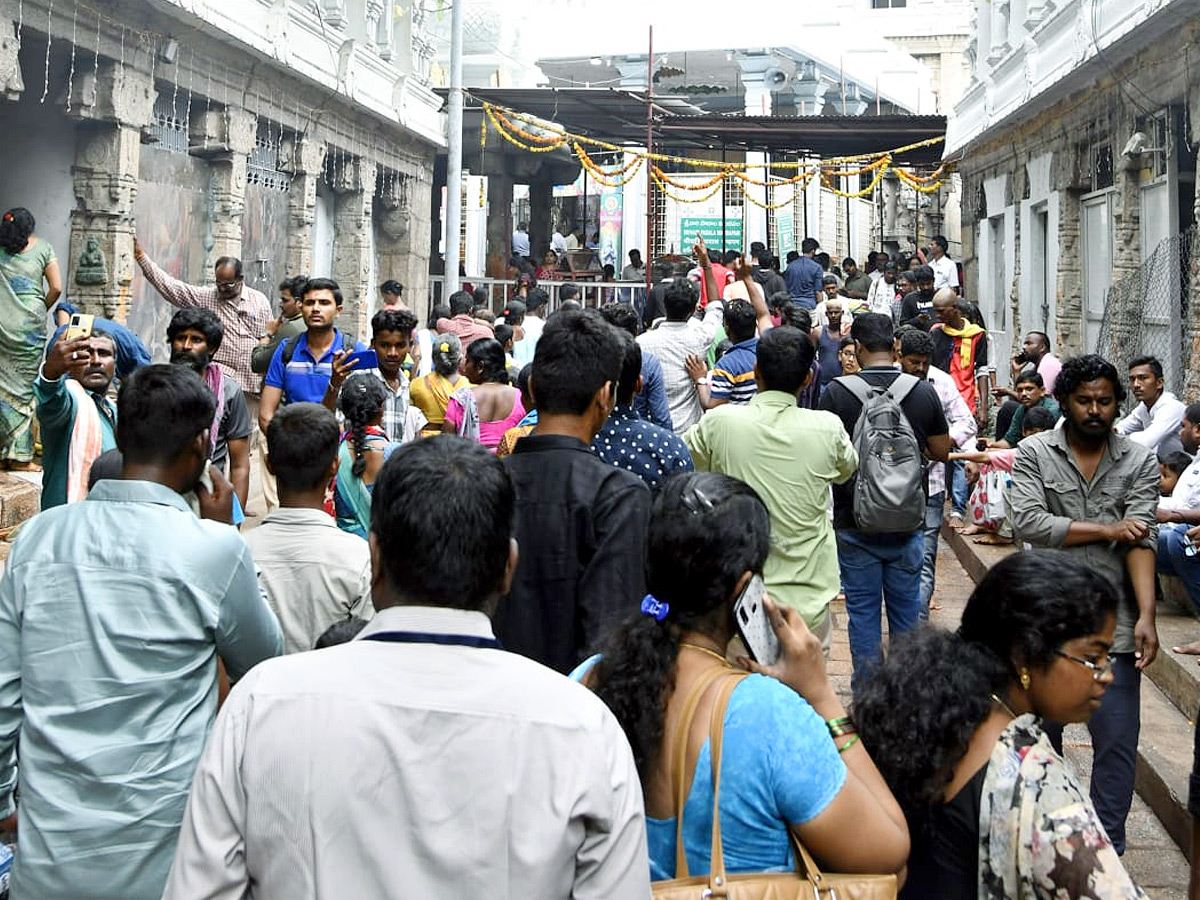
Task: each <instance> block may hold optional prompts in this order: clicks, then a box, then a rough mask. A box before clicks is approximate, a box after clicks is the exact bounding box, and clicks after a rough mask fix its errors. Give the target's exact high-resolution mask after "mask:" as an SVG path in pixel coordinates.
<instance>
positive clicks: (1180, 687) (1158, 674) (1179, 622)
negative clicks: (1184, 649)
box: [1146, 604, 1200, 719]
mask: <svg viewBox="0 0 1200 900" xmlns="http://www.w3.org/2000/svg"><path fill="white" fill-rule="evenodd" d="M1165 607H1166V605H1165V604H1164V605H1163V606H1160V608H1159V612H1158V616H1157V617H1156V619H1157V623H1158V656H1157V657H1156V658H1155V660H1154V662H1153V663H1151V664H1150V666H1149V667H1148V668H1147V669H1146V674H1147V675H1148V676H1149V677H1150V680H1151V681H1153V682H1154V683H1155V685H1157V686H1158V689H1159V690H1160V691H1162V692H1163V694H1164V695H1166V698H1167V699H1168V700H1169V701H1170V702H1171V704H1172V705H1173V706H1174V707H1175V708H1176V709H1177V710H1179V712H1181V713H1182V714H1183V715H1184V716H1186V717H1187V718H1189V719H1194V718H1195V717H1196V710H1198V709H1200V665H1197V661H1198V660H1200V657H1197V656H1183V655H1180V654H1178V653H1172V652H1171V648H1172V647H1178V646H1182V645H1184V644H1190V643H1192V642H1193V641H1196V640H1197V639H1200V621H1197V619H1196V618H1195V617H1194V616H1188V615H1182V614H1180V613H1178V612H1175V611H1174V610H1172V609H1168V608H1165Z"/></svg>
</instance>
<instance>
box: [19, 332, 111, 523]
mask: <svg viewBox="0 0 1200 900" xmlns="http://www.w3.org/2000/svg"><path fill="white" fill-rule="evenodd" d="M115 369H116V344H115V342H114V341H113V339H112V336H111V335H109V334H108V333H107V332H104V331H100V330H95V331H93V330H92V329H91V327H90V326H88V332H87V334H82V335H80V336H79V337H77V338H74V339H73V340H67V339H66V337H65V336H64V337H63V338H62V339H60V340H59V341H57V342H56V343H55V344H54V345H52V346H51V348H50V350H49V352H48V353H47V354H46V359H45V361H44V362H43V363H42V369H41V371H40V372H39V373H38V377H37V380H36V381H35V382H34V383H33V393H34V396H35V397H36V398H37V415H38V421H39V422H40V423H41V428H42V509H44V510H45V509H50V508H51V507H54V506H62V505H63V504H64V503H69V502H73V501H75V500H82V499H83V498H84V496H85V495H86V494H87V484H88V471H89V470H90V469H91V467H92V463H93V462H94V461H95V460H96V458H97V457H99V456H100V454H102V453H104V452H105V451H106V450H112V449H113V448H115V447H116V446H117V438H116V426H117V408H116V406H115V405H113V402H112V401H111V400H109V399H108V397H107V396H105V395H106V394H107V393H108V387H109V385H110V384H112V380H113V372H114V371H115Z"/></svg>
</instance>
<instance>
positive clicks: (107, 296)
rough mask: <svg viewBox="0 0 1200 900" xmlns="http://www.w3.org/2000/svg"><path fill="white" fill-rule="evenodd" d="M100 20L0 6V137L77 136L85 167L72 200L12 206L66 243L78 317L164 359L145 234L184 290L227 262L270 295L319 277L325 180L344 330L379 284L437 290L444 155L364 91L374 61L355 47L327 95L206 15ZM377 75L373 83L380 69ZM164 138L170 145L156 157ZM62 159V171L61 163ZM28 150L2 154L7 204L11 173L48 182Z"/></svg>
mask: <svg viewBox="0 0 1200 900" xmlns="http://www.w3.org/2000/svg"><path fill="white" fill-rule="evenodd" d="M103 6H104V10H105V17H104V18H103V19H100V18H91V19H90V20H89V21H88V23H87V27H86V29H85V28H84V27H83V18H82V17H83V16H84V15H85V13H83V12H79V13H78V15H79V16H80V17H81V18H80V21H79V23H78V27H77V28H76V23H75V22H73V21H72V7H70V6H67V7H66V9H65V11H64V9H63V8H62V7H63V5H62V4H59V5H58V6H55V7H53V8H51V7H50V5H49V4H48V2H47V0H23V2H22V3H21V4H18V2H17V0H0V131H3V132H8V131H9V129H16V128H20V129H21V133H22V134H27V133H29V131H30V128H31V126H33V127H34V130H36V131H37V132H38V133H44V134H57V135H67V136H69V137H70V144H71V146H69V149H68V151H67V153H68V154H69V159H70V162H71V163H72V165H71V166H70V172H69V175H68V176H67V182H68V184H67V188H66V190H64V191H61V192H60V193H61V194H62V196H61V197H60V196H58V195H57V194H55V192H54V191H45V190H43V191H41V192H39V193H31V192H28V191H16V190H13V191H11V196H12V198H13V199H9V196H0V206H3V207H5V208H7V206H11V205H17V204H21V205H29V204H30V203H34V204H35V205H37V206H38V209H35V210H34V214H35V216H36V217H37V218H38V220H39V228H40V230H43V231H44V232H47V233H50V234H53V235H56V236H57V235H64V236H65V237H62V238H58V239H57V241H56V250H57V251H58V255H59V258H60V262H61V264H62V269H63V276H64V281H65V282H66V286H67V290H66V291H65V294H66V295H67V296H68V297H69V298H70V299H71V300H73V301H74V302H75V303H76V305H78V306H80V307H81V308H83V309H85V310H87V311H89V312H96V313H104V314H107V315H110V316H115V317H117V318H119V319H128V320H129V322H130V323H131V324H132V325H133V326H134V327H135V330H137V331H138V332H139V334H142V336H143V337H144V338H147V339H148V343H150V344H151V346H153V343H154V342H161V340H162V333H163V332H164V331H165V323H164V321H163V316H164V314H165V313H166V310H165V309H161V308H159V307H158V305H157V304H158V303H159V302H160V301H158V300H157V298H156V297H155V298H154V299H152V298H151V295H152V294H153V291H148V290H147V288H146V287H145V284H144V280H143V279H142V278H141V276H140V274H138V273H137V272H136V271H135V269H136V267H135V265H134V261H133V237H134V233H135V231H136V232H137V233H138V234H139V236H140V237H142V239H143V243H144V244H145V245H146V249H147V251H148V252H149V253H150V254H151V256H152V258H155V259H156V261H158V262H159V263H160V264H162V265H163V266H164V268H167V269H168V271H170V272H171V273H172V274H174V275H176V276H178V277H181V278H183V279H185V280H188V281H191V282H194V283H205V282H210V281H211V280H212V277H213V275H212V265H213V262H214V260H215V259H216V258H217V257H219V256H223V255H229V256H237V257H239V258H241V259H242V260H243V263H244V266H245V271H246V276H247V281H248V283H250V284H252V285H253V286H255V287H257V288H259V289H261V290H264V292H266V293H267V294H268V295H269V296H272V297H274V288H275V284H276V283H278V281H279V280H280V279H282V278H283V277H285V276H287V275H294V274H306V273H308V272H309V271H311V266H312V259H313V249H314V248H313V244H314V233H313V231H314V229H313V223H314V219H315V208H316V193H317V190H316V185H317V182H318V181H320V180H322V179H324V180H326V182H327V183H328V184H329V186H330V187H331V188H332V190H333V191H334V192H335V193H336V196H337V201H336V207H335V215H334V220H335V223H336V228H337V233H336V234H335V236H334V245H335V264H334V275H335V277H338V278H339V279H340V280H342V281H344V284H343V287H344V293H345V296H346V297H347V300H348V302H347V308H346V311H345V314H344V317H343V325H344V327H346V328H347V330H349V331H351V332H353V333H354V334H355V335H356V336H363V335H364V334H366V333H367V329H368V318H369V312H370V308H371V304H372V302H373V298H374V296H375V290H376V285H375V284H374V283H373V282H374V281H375V278H374V275H375V273H376V272H385V273H386V277H397V278H399V279H400V280H401V281H402V282H404V284H405V285H406V286H407V288H408V290H409V293H410V294H411V295H412V296H414V297H421V296H423V295H424V294H425V293H426V292H427V290H428V282H427V272H428V264H429V247H430V242H429V237H428V232H429V210H428V203H427V202H426V198H425V196H424V194H426V193H428V192H429V190H430V187H431V184H432V176H431V171H432V165H433V158H434V154H435V152H436V150H437V142H436V141H435V140H434V139H433V138H432V137H431V136H430V135H429V134H427V133H426V132H427V131H428V130H429V129H428V128H426V127H425V125H424V124H423V125H422V126H421V131H420V132H418V131H415V130H413V129H412V128H410V127H408V126H406V125H404V124H401V122H403V121H405V115H406V114H405V113H404V112H403V110H402V111H401V112H400V113H398V114H396V115H398V116H399V120H400V121H399V122H398V121H396V120H395V119H394V118H393V119H391V120H389V118H388V117H387V115H386V112H387V111H386V109H384V108H382V107H380V103H379V101H378V98H377V97H375V95H371V96H370V97H368V95H367V94H365V93H363V88H362V86H363V85H365V84H366V83H367V82H366V81H364V80H363V79H364V78H365V77H366V74H365V69H363V68H362V66H363V65H365V63H366V62H367V61H369V60H375V57H376V56H378V52H377V51H378V49H379V48H378V47H371V48H368V50H369V52H367V50H363V49H362V48H359V49H354V48H351V49H350V51H349V52H350V54H351V57H352V58H350V57H348V58H347V60H346V61H345V62H346V66H345V67H344V68H345V71H344V72H341V73H340V76H339V78H340V80H335V81H334V83H333V85H325V84H323V83H321V80H320V79H316V80H315V81H314V78H315V74H316V73H310V72H309V71H308V70H307V69H305V65H309V63H308V62H305V63H303V64H301V63H300V62H298V61H295V60H292V59H291V57H290V56H289V54H287V53H285V54H284V55H282V56H281V55H279V54H272V56H273V58H271V59H268V60H262V59H256V58H254V56H253V55H252V54H250V53H248V52H247V47H246V46H245V45H244V44H243V43H240V40H241V38H239V37H237V36H235V35H234V34H233V33H231V32H228V31H221V30H220V29H218V28H213V27H204V22H202V21H201V18H203V15H207V13H203V15H202V14H201V13H196V14H195V16H192V17H191V18H189V15H188V14H186V13H185V12H184V11H183V10H180V9H174V10H172V9H171V8H170V4H168V6H167V7H163V6H152V5H151V4H150V3H148V2H145V0H113V2H112V4H104V5H103ZM275 6H276V7H278V8H279V9H280V10H283V8H284V6H286V4H282V5H281V4H278V3H277V4H275ZM80 9H81V10H82V9H83V8H82V7H80ZM110 14H111V16H112V18H109V17H108V16H109V15H110ZM255 14H257V11H256V12H255ZM287 14H288V15H292V16H293V17H294V16H295V15H301V16H303V15H307V13H305V12H304V11H303V10H302V9H299V11H295V10H290V9H289V10H288V11H287ZM86 15H88V16H92V15H94V14H93V13H86ZM197 17H200V18H197ZM18 18H21V19H22V24H21V41H20V42H18V41H17V40H16V38H15V36H16V35H17V33H18V28H17V23H18ZM122 22H125V23H128V25H126V24H122ZM47 23H49V35H50V37H51V42H50V53H49V59H50V62H49V66H48V68H47V65H46V62H45V60H46V48H47V41H46V29H47ZM134 24H136V26H137V28H138V30H137V31H135V30H133V27H132V26H133V25H134ZM210 25H211V23H210ZM73 31H75V32H76V33H77V46H76V47H75V48H74V49H72V47H71V40H70V38H71V35H72V32H73ZM373 33H374V32H373ZM379 33H382V32H379ZM167 35H170V36H171V37H170V38H169V39H168V38H167ZM10 36H11V37H10ZM85 37H86V43H85V42H84V38H85ZM293 37H295V35H293ZM305 39H307V36H306V38H305ZM168 44H170V45H173V46H168ZM285 49H286V46H285ZM342 49H343V50H345V47H344V46H343V48H342ZM335 50H336V47H335ZM364 53H366V55H363V54H364ZM371 64H372V65H373V66H375V68H374V69H372V70H371V71H372V75H371V77H375V76H376V75H377V74H378V72H377V71H376V69H378V60H375V62H372V63H371ZM356 66H357V67H359V68H358V70H357V71H358V72H359V75H358V82H357V84H358V87H356V81H355V71H356ZM46 71H49V73H50V76H49V78H48V79H47V78H46V77H45V74H44V73H45V72H46ZM372 84H373V82H372ZM425 90H426V88H424V87H422V86H421V85H420V84H419V83H418V82H417V81H411V82H405V81H404V79H403V78H401V79H400V80H399V81H398V82H397V84H396V88H395V92H394V96H392V95H389V96H390V99H389V101H388V102H393V101H394V103H395V104H397V105H398V108H399V107H406V105H410V106H411V101H412V100H413V97H415V96H416V94H415V93H414V91H416V92H420V91H425ZM43 93H45V95H46V96H45V97H44V98H43V97H42V94H43ZM30 98H32V100H31V99H30ZM12 101H19V102H20V107H19V112H18V106H17V105H16V104H15V103H13V102H12ZM156 102H158V103H159V106H158V108H156V106H155V104H156ZM164 108H166V109H168V110H169V115H168V114H166V113H164V111H163V110H164ZM416 111H417V109H416V106H411V108H409V113H408V114H409V115H414V114H415V113H416ZM423 121H424V120H422V122H423ZM425 124H428V123H425ZM413 127H415V126H413ZM164 130H166V131H170V132H171V135H170V136H171V139H172V140H174V141H175V142H176V143H175V144H174V145H173V146H170V147H168V146H166V143H165V142H164V143H163V144H162V145H161V146H157V145H156V142H159V141H164ZM264 135H266V139H267V145H264ZM61 144H62V141H61V140H60V141H58V142H57V144H56V146H55V148H54V150H55V155H52V158H53V159H58V157H59V156H66V154H64V153H63V152H62V146H61ZM31 150H32V152H33V153H36V152H37V149H36V148H35V147H31V146H30V145H29V142H28V141H25V142H20V141H11V142H8V141H6V142H4V143H3V144H2V145H0V171H5V172H7V173H9V175H8V177H6V178H5V179H3V180H0V186H2V185H5V184H7V185H8V186H9V188H10V190H11V188H12V187H13V186H14V185H15V184H17V181H16V179H14V177H12V176H13V174H14V173H17V174H19V173H21V172H22V171H24V172H28V173H36V172H39V171H42V170H43V169H46V168H47V167H46V166H43V167H41V168H39V167H38V165H37V164H36V163H34V164H31V162H30V160H29V156H30V153H31ZM335 158H336V160H337V164H336V166H333V165H327V161H330V160H333V159H335ZM264 159H266V160H268V162H267V164H266V165H267V170H269V171H268V172H267V174H268V175H273V174H276V173H277V174H278V176H279V178H280V179H282V181H281V183H280V184H277V185H275V186H274V187H265V186H260V184H258V183H253V178H254V177H255V175H256V173H257V174H258V175H259V176H261V174H262V172H263V171H265V170H263V166H264ZM256 167H257V169H256ZM50 168H52V166H51V167H50ZM397 185H400V186H401V187H399V188H397V187H396V186H397ZM379 186H384V187H385V190H386V193H387V196H386V197H384V198H383V202H382V203H376V202H375V198H376V193H377V189H378V188H379ZM26 198H28V201H26ZM372 235H374V238H373V239H372ZM145 304H151V305H150V306H145Z"/></svg>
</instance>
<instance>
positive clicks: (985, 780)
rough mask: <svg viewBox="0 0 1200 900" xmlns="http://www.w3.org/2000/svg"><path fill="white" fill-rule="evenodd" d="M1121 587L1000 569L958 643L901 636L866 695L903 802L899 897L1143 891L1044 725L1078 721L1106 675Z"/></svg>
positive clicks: (1051, 565) (970, 604) (878, 749)
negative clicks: (905, 859)
mask: <svg viewBox="0 0 1200 900" xmlns="http://www.w3.org/2000/svg"><path fill="white" fill-rule="evenodd" d="M1116 607H1117V597H1116V594H1115V593H1114V591H1113V588H1112V586H1111V585H1110V584H1109V583H1108V582H1107V581H1106V580H1105V579H1103V578H1101V577H1100V576H1099V575H1097V574H1095V573H1094V572H1092V571H1091V570H1089V569H1087V568H1085V567H1084V566H1082V565H1081V564H1080V563H1078V562H1076V561H1075V560H1074V559H1072V558H1071V557H1068V556H1066V555H1064V554H1060V553H1055V552H1052V551H1037V552H1026V553H1017V554H1014V555H1013V556H1009V557H1007V558H1006V559H1004V560H1003V561H1001V562H999V563H997V564H996V565H995V566H994V567H992V569H991V570H990V571H989V572H988V574H987V576H986V577H985V578H984V579H983V580H982V581H981V582H980V583H979V586H978V587H977V588H976V589H975V592H974V593H973V594H972V595H971V597H970V599H969V600H968V601H967V607H966V609H965V610H964V611H963V617H962V625H961V626H960V628H959V630H958V631H957V632H954V633H951V632H947V631H942V630H940V629H936V628H922V629H918V630H917V631H914V632H912V633H910V634H906V635H904V636H903V637H902V638H900V639H897V640H896V642H895V643H894V644H893V645H892V647H891V649H890V651H889V653H888V656H887V660H886V662H884V663H883V664H882V665H881V666H880V667H879V668H878V669H877V670H875V672H874V673H873V674H872V677H871V678H870V679H869V680H867V681H865V682H864V684H863V686H862V689H861V691H860V692H859V694H857V695H856V702H855V720H856V723H857V725H858V728H859V730H860V733H861V734H862V739H863V742H864V743H866V744H867V745H868V746H869V747H870V748H871V753H872V756H873V757H874V759H875V761H876V763H877V764H878V765H879V769H880V771H882V773H883V776H884V778H886V779H887V782H888V784H890V785H891V787H892V790H893V791H894V792H895V795H896V798H897V799H898V800H899V801H900V805H901V806H902V807H903V808H904V812H905V815H906V816H907V818H908V823H909V829H910V831H911V834H912V840H913V852H912V857H911V859H910V860H909V865H908V883H907V884H906V885H905V888H904V890H903V891H902V892H901V897H903V898H912V900H917V898H930V900H932V898H938V900H968V898H969V900H976V898H979V897H992V898H997V900H999V898H1006V900H1018V898H1019V900H1027V898H1030V900H1032V898H1047V900H1049V898H1058V897H1072V898H1094V900H1127V898H1136V897H1141V896H1143V895H1142V892H1141V890H1140V889H1139V888H1138V887H1137V886H1136V885H1134V884H1133V882H1132V881H1131V880H1130V878H1129V875H1128V874H1127V873H1126V872H1125V869H1124V867H1123V866H1122V865H1121V860H1120V857H1118V856H1117V854H1116V851H1115V850H1114V849H1113V846H1112V843H1111V842H1110V841H1109V839H1108V837H1107V835H1105V833H1104V829H1103V827H1102V826H1101V825H1100V820H1099V819H1098V818H1097V815H1096V810H1095V809H1094V808H1093V806H1092V803H1091V801H1090V800H1089V799H1088V795H1087V792H1086V791H1085V790H1084V789H1082V788H1081V787H1080V786H1079V784H1078V782H1076V780H1075V776H1074V775H1073V774H1072V773H1071V771H1070V770H1069V769H1068V768H1067V766H1066V764H1065V763H1064V762H1063V760H1062V757H1060V756H1059V755H1058V754H1057V753H1055V751H1054V748H1053V747H1052V746H1051V744H1050V740H1049V738H1047V736H1046V734H1045V732H1044V731H1043V730H1042V726H1041V722H1042V719H1043V718H1045V719H1049V720H1051V721H1054V722H1059V723H1063V724H1065V723H1068V722H1084V721H1086V720H1087V719H1088V718H1089V717H1090V716H1091V714H1092V713H1093V712H1094V711H1095V710H1096V708H1097V707H1098V706H1099V705H1100V698H1101V697H1102V696H1103V695H1104V691H1105V688H1106V687H1107V686H1108V685H1109V684H1110V683H1111V681H1112V669H1111V667H1110V663H1109V658H1108V653H1109V650H1110V648H1111V646H1112V640H1113V629H1114V627H1115V625H1116Z"/></svg>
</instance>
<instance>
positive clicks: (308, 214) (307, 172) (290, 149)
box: [279, 138, 325, 277]
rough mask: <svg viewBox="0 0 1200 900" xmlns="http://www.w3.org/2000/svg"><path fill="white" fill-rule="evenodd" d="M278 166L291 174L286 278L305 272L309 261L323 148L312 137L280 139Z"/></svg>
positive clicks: (311, 256)
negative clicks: (295, 139) (282, 141)
mask: <svg viewBox="0 0 1200 900" xmlns="http://www.w3.org/2000/svg"><path fill="white" fill-rule="evenodd" d="M280 150H281V152H280V163H279V167H280V169H282V170H283V171H284V172H287V173H288V174H289V175H291V176H292V183H291V186H290V187H289V188H288V242H287V260H286V261H285V263H284V272H286V273H287V275H288V277H291V276H293V275H308V274H309V273H310V272H312V262H313V222H314V221H315V220H316V216H317V182H318V181H320V179H321V171H322V168H323V166H324V160H325V147H324V145H323V144H321V143H319V142H318V141H316V140H314V139H313V138H306V139H305V140H303V141H298V142H296V143H287V142H284V145H283V147H281V148H280Z"/></svg>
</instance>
